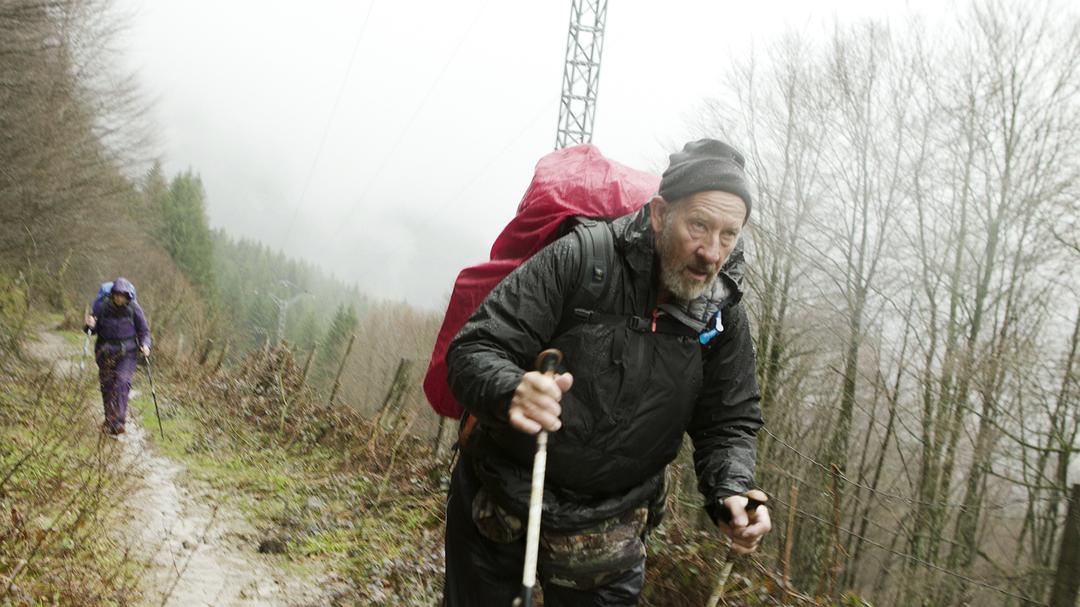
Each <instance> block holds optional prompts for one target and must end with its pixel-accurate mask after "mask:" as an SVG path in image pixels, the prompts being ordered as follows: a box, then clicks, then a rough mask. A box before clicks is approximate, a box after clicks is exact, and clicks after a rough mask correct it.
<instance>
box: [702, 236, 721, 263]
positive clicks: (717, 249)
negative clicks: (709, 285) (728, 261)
mask: <svg viewBox="0 0 1080 607" xmlns="http://www.w3.org/2000/svg"><path fill="white" fill-rule="evenodd" d="M697 254H698V257H700V258H701V260H702V261H704V262H706V263H710V264H718V263H720V261H721V259H722V258H723V256H724V251H723V246H721V244H720V237H719V236H712V237H710V238H708V239H706V240H705V242H703V243H702V244H701V246H699V247H698V250H697Z"/></svg>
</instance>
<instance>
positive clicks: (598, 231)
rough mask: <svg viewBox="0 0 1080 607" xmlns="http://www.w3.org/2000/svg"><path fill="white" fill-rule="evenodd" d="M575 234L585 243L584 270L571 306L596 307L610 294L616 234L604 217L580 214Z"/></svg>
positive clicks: (582, 262) (582, 261) (582, 259)
mask: <svg viewBox="0 0 1080 607" xmlns="http://www.w3.org/2000/svg"><path fill="white" fill-rule="evenodd" d="M575 220H576V221H577V225H575V226H574V234H575V235H576V236H577V238H578V242H579V243H581V271H580V274H579V275H578V280H577V289H576V291H575V294H574V297H573V304H572V305H571V306H570V309H571V310H573V309H576V308H587V309H596V308H597V306H598V304H600V303H602V302H603V301H604V298H605V297H606V296H607V295H608V285H609V284H610V283H611V273H612V271H613V266H614V265H615V236H614V235H613V234H612V232H611V224H609V223H608V222H606V221H604V220H601V219H590V218H588V217H576V218H575Z"/></svg>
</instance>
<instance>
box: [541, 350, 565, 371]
mask: <svg viewBox="0 0 1080 607" xmlns="http://www.w3.org/2000/svg"><path fill="white" fill-rule="evenodd" d="M562 361H563V353H562V352H561V351H559V350H558V349H556V348H548V349H547V350H544V351H543V352H541V353H539V354H537V355H536V362H535V363H534V366H535V367H536V370H537V371H539V372H541V373H543V374H544V375H546V376H548V377H554V376H555V369H556V368H558V366H559V365H560V364H561V363H562Z"/></svg>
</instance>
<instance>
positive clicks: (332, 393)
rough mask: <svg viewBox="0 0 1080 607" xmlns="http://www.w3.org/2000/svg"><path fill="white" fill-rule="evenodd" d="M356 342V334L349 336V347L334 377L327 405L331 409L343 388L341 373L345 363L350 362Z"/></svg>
mask: <svg viewBox="0 0 1080 607" xmlns="http://www.w3.org/2000/svg"><path fill="white" fill-rule="evenodd" d="M354 341H356V333H353V334H352V335H350V336H349V345H348V346H346V347H345V355H344V356H342V357H341V364H339V365H338V369H337V375H334V387H333V388H331V390H330V400H329V401H327V404H328V405H329V406H331V407H333V406H334V397H336V396H337V391H338V388H340V387H341V372H342V371H344V370H345V361H347V360H349V354H351V353H352V345H353V342H354Z"/></svg>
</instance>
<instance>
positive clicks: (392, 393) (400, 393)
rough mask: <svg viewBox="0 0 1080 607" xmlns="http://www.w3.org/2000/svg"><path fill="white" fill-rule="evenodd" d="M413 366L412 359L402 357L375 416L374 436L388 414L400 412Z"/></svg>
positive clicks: (372, 432)
mask: <svg viewBox="0 0 1080 607" xmlns="http://www.w3.org/2000/svg"><path fill="white" fill-rule="evenodd" d="M411 367H412V361H410V360H408V359H406V358H402V359H401V361H400V362H398V366H397V371H395V372H394V379H393V381H391V382H390V388H389V389H388V390H387V391H386V398H384V399H383V402H382V406H381V407H379V412H378V414H377V415H376V416H375V426H374V428H372V431H371V434H372V436H374V435H375V431H376V430H378V428H379V427H380V426H381V425H382V424H383V423H385V422H386V421H387V417H386V416H387V414H389V413H400V409H401V401H402V400H404V399H405V384H406V383H407V380H408V375H409V369H410V368H411Z"/></svg>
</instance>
